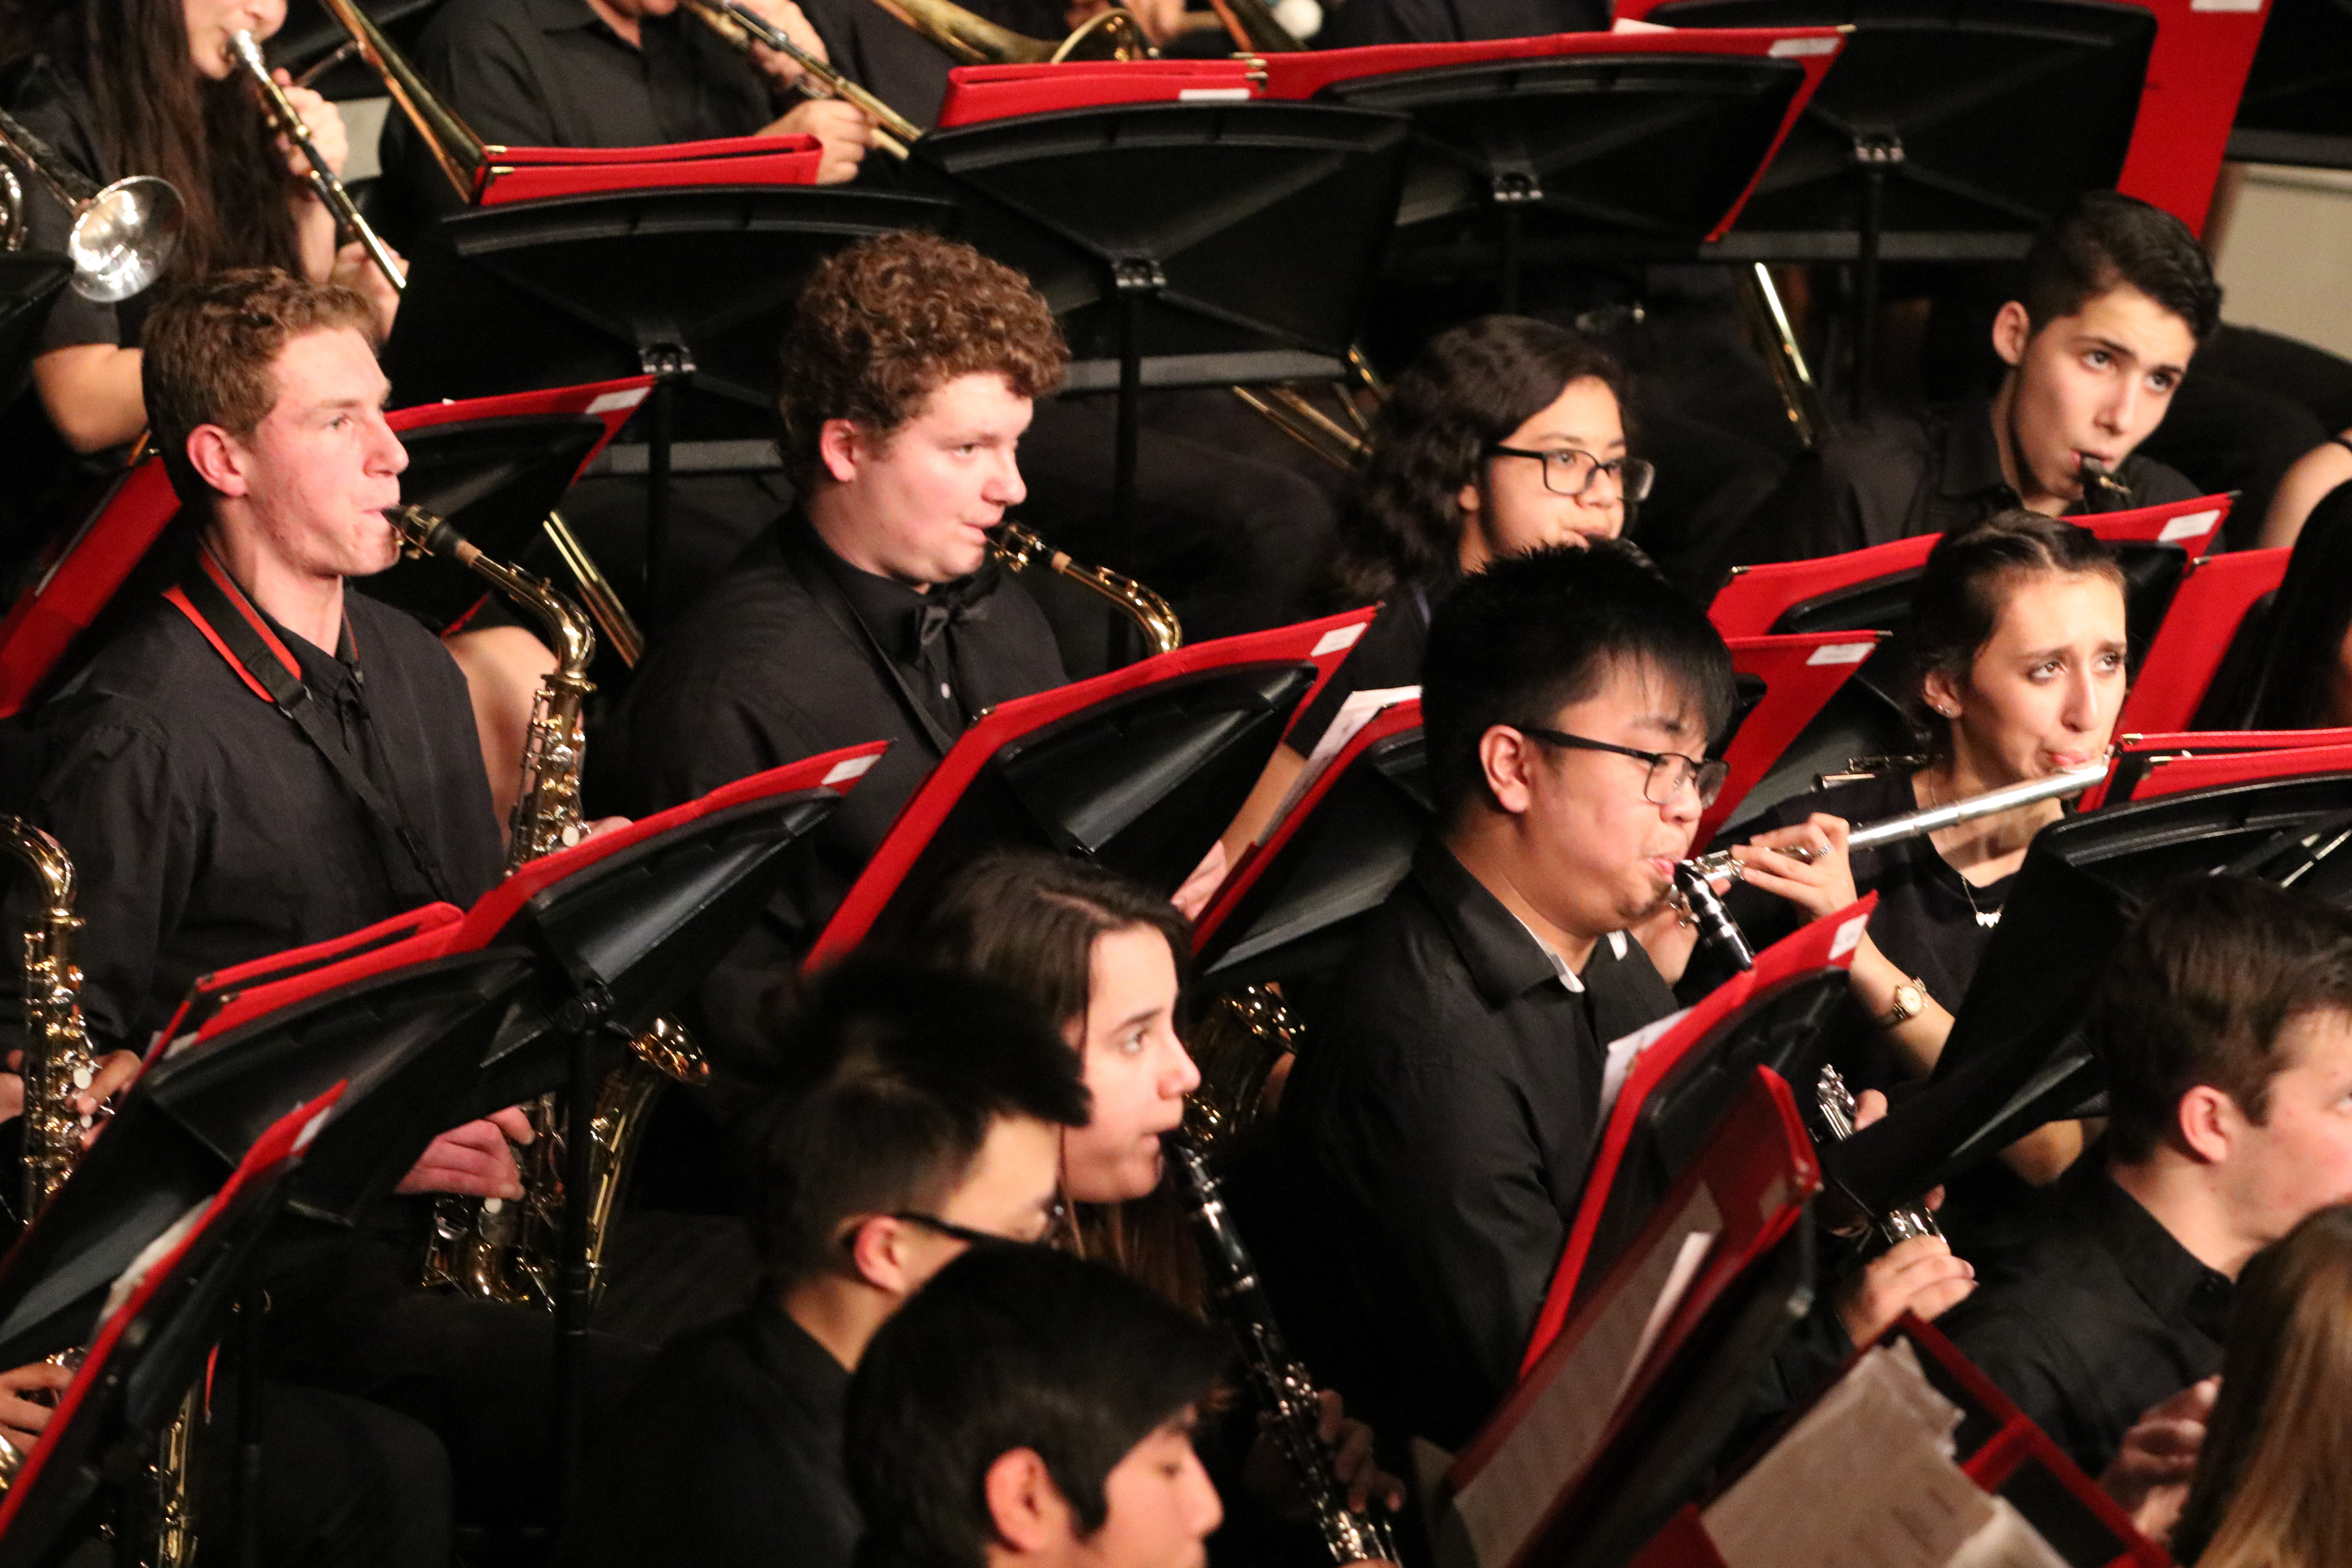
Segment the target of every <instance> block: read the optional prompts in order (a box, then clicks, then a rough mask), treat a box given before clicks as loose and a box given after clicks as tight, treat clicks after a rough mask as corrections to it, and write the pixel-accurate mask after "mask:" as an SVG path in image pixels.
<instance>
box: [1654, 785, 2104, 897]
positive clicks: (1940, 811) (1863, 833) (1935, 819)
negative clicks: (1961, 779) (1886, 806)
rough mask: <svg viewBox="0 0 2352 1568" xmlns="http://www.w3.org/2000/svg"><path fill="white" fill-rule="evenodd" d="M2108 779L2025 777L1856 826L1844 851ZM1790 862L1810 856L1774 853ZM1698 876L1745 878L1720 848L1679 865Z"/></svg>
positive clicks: (1798, 851) (1798, 850) (1799, 851)
mask: <svg viewBox="0 0 2352 1568" xmlns="http://www.w3.org/2000/svg"><path fill="white" fill-rule="evenodd" d="M2106 776H2107V760H2106V759H2105V757H2101V758H2100V759H2099V760H2098V761H2096V762H2091V763H2083V764H2082V765H2081V766H2080V767H2073V768H2065V769H2063V770H2061V771H2060V772H2058V773H2052V774H2050V775H2048V776H2047V777H2045V778H2038V779H2027V780H2026V781H2025V782H2024V783H2022V784H2002V785H2001V786H2000V788H1998V789H1989V790H1986V791H1984V792H1983V793H1982V794H1980V795H1963V796H1961V797H1960V798H1959V799H1958V800H1952V801H1946V802H1945V803H1944V804H1943V805H1931V806H1927V807H1925V808H1923V809H1921V810H1918V811H1906V812H1905V813H1904V814H1903V815H1902V816H1890V817H1888V818H1886V820H1885V821H1884V822H1874V823H1871V824H1869V825H1867V826H1863V827H1857V828H1855V829H1854V830H1853V832H1852V833H1849V834H1847V835H1846V840H1845V847H1846V848H1847V850H1848V851H1853V850H1855V849H1875V848H1877V847H1879V846H1880V845H1882V844H1893V843H1895V842H1897V841H1898V840H1900V839H1905V838H1916V837H1919V836H1920V835H1921V834H1923V833H1940V832H1942V831H1943V830H1944V829H1945V828H1947V827H1954V826H1958V825H1959V824H1961V823H1963V822H1974V821H1975V820H1977V818H1979V817H1981V816H2000V814H2001V813H2002V812H2004V811H2014V810H2016V809H2017V808H2018V807H2019V806H2021V805H2034V804H2036V803H2038V802H2041V801H2045V800H2063V799H2065V798H2066V797H2068V796H2069V795H2080V794H2082V793H2083V792H2084V790H2086V789H2089V788H2090V787H2091V786H2092V785H2093V784H2097V783H2098V782H2099V781H2100V780H2101V779H2103V778H2105V777H2106ZM1773 853H1775V854H1778V855H1786V856H1787V857H1789V858H1790V859H1791V860H1797V861H1802V862H1807V863H1810V862H1811V860H1812V858H1813V852H1812V851H1811V849H1808V848H1806V847H1804V846H1802V845H1798V846H1797V847H1794V848H1790V849H1779V850H1775V851H1773ZM1681 865H1683V866H1685V867H1688V868H1690V869H1691V870H1692V871H1693V872H1695V873H1696V874H1697V875H1698V876H1700V877H1729V878H1730V879H1732V880H1733V881H1735V882H1736V881H1738V879H1740V878H1742V877H1744V876H1746V875H1747V874H1748V873H1747V868H1746V867H1744V866H1742V865H1741V864H1740V863H1739V862H1738V860H1737V859H1735V858H1733V857H1732V853H1731V851H1730V850H1728V849H1718V850H1717V851H1716V852H1715V853H1714V854H1712V855H1700V856H1696V857H1694V858H1691V859H1688V860H1685V861H1682V862H1681Z"/></svg>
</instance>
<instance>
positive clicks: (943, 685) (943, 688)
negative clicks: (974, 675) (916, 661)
mask: <svg viewBox="0 0 2352 1568" xmlns="http://www.w3.org/2000/svg"><path fill="white" fill-rule="evenodd" d="M954 695H955V693H954V692H952V691H950V690H949V689H948V683H947V682H946V681H944V680H942V681H940V696H942V697H953V696H954Z"/></svg>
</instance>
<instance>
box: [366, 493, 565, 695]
mask: <svg viewBox="0 0 2352 1568" xmlns="http://www.w3.org/2000/svg"><path fill="white" fill-rule="evenodd" d="M384 516H385V518H386V520H388V521H390V522H391V524H392V526H393V530H394V532H396V533H398V534H399V535H400V542H401V548H402V549H403V550H404V552H406V553H407V554H409V555H410V556H412V557H422V556H426V555H434V556H438V557H440V558H441V559H443V560H445V561H454V562H456V563H457V564H458V565H460V566H463V567H465V568H466V569H467V571H469V572H471V573H473V574H474V575H476V576H478V577H480V578H482V579H484V580H485V581H487V582H488V583H489V584H492V585H493V586H495V587H496V588H497V589H498V590H499V592H500V593H502V594H504V595H506V596H507V597H508V598H509V600H511V601H513V602H514V603H515V604H516V605H519V606H520V607H521V608H522V609H523V610H525V611H526V612H528V613H529V614H530V616H531V618H532V619H534V620H536V621H538V622H539V624H540V625H541V626H542V627H543V628H545V630H546V632H547V635H548V638H549V640H550V641H551V642H552V643H553V644H554V645H555V658H556V675H557V679H560V680H561V681H562V682H563V683H565V684H567V685H569V686H571V687H572V688H573V689H582V690H584V689H585V686H586V682H587V679H588V667H589V666H590V665H592V664H593V663H595V662H596V623H595V622H594V621H593V620H591V619H590V618H589V616H588V612H587V611H585V610H583V609H582V608H581V607H580V606H579V605H575V604H573V603H572V600H571V599H570V598H568V597H566V596H565V595H562V594H561V593H558V592H557V591H556V590H555V588H554V586H553V585H552V584H550V583H549V582H548V581H547V580H546V579H545V578H543V577H539V576H535V575H533V574H530V573H529V572H525V571H523V570H522V569H520V567H516V566H509V565H508V564H507V563H505V562H503V561H493V560H491V559H490V558H489V557H488V555H485V554H483V553H482V552H481V550H480V548H479V547H478V546H477V545H476V544H475V543H474V542H473V541H472V540H470V539H467V537H466V536H465V535H464V534H462V533H460V532H458V531H457V530H456V529H455V528H452V527H451V526H450V525H449V524H448V523H447V522H446V521H443V520H442V519H440V518H437V517H436V516H434V515H433V514H432V513H431V512H429V511H426V510H425V509H424V508H423V507H415V506H404V507H402V508H400V509H399V510H396V511H389V512H386V513H385V514H384Z"/></svg>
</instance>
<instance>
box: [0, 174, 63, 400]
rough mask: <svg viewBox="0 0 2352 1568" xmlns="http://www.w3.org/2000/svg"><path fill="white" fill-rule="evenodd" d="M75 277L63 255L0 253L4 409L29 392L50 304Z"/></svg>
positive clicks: (1, 397) (0, 374)
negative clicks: (37, 343)
mask: <svg viewBox="0 0 2352 1568" xmlns="http://www.w3.org/2000/svg"><path fill="white" fill-rule="evenodd" d="M32 199H34V200H46V199H47V198H46V197H34V198H32ZM72 277H73V262H72V261H71V260H70V259H69V258H67V256H66V255H65V254H64V253H63V252H62V251H56V250H0V407H5V406H6V405H8V404H10V403H12V402H14V401H15V400H16V395H17V394H18V393H20V392H22V391H23V390H24V389H25V379H26V375H27V374H29V373H30V372H31V370H32V366H33V344H34V342H35V341H36V340H37V338H38V337H39V336H40V332H41V324H42V323H43V322H45V321H47V320H48V319H49V313H48V303H49V301H50V300H53V299H55V298H56V297H57V293H58V289H62V288H64V287H65V286H66V283H67V281H68V279H71V278H72Z"/></svg>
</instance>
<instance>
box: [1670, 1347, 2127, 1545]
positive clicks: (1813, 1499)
mask: <svg viewBox="0 0 2352 1568" xmlns="http://www.w3.org/2000/svg"><path fill="white" fill-rule="evenodd" d="M1878 1343H1879V1344H1881V1345H1893V1344H1896V1343H1908V1344H1909V1345H1910V1347H1911V1349H1912V1351H1913V1352H1915V1353H1916V1356H1917V1359H1918V1363H1919V1366H1920V1370H1921V1371H1922V1372H1923V1373H1925V1374H1926V1375H1927V1382H1928V1384H1930V1385H1931V1386H1932V1387H1933V1388H1934V1389H1935V1391H1936V1392H1937V1393H1938V1394H1942V1395H1943V1396H1944V1397H1945V1398H1946V1399H1948V1400H1949V1401H1951V1402H1952V1404H1954V1405H1958V1407H1959V1411H1960V1417H1961V1418H1960V1424H1959V1426H1958V1431H1957V1433H1956V1435H1955V1436H1956V1438H1957V1450H1958V1451H1957V1452H1956V1453H1955V1454H1954V1456H1953V1458H1954V1461H1955V1462H1956V1463H1957V1465H1958V1468H1959V1470H1960V1472H1961V1474H1963V1475H1964V1476H1966V1477H1967V1478H1968V1479H1969V1480H1970V1481H1973V1482H1974V1483H1976V1485H1977V1487H1978V1488H1979V1489H1981V1490H1983V1491H1985V1492H1987V1493H1990V1494H1991V1495H1992V1496H1994V1497H1998V1498H2000V1499H2002V1500H2006V1501H2007V1502H2008V1503H2009V1504H2010V1506H2011V1507H2012V1508H2014V1509H2015V1510H2017V1511H2018V1512H2019V1513H2020V1514H2021V1515H2022V1516H2023V1518H2024V1521H2025V1522H2026V1523H2027V1524H2028V1525H2030V1526H2032V1529H2033V1531H2035V1533H2036V1534H2038V1535H2039V1536H2040V1537H2041V1538H2042V1543H2043V1544H2044V1545H2045V1546H2047V1547H2050V1548H2052V1549H2053V1550H2054V1551H2055V1552H2057V1553H2058V1555H2059V1556H2060V1558H2061V1560H2063V1562H2065V1563H2070V1564H2074V1568H2168V1564H2169V1563H2171V1561H2172V1560H2171V1559H2170V1558H2169V1557H2168V1556H2166V1555H2165V1553H2164V1551H2163V1549H2162V1548H2160V1547H2158V1545H2157V1544H2156V1543H2155V1542H2151V1541H2149V1540H2148V1539H2147V1537H2145V1536H2143V1535H2142V1534H2140V1532H2139V1531H2138V1530H2137V1529H2136V1528H2135V1527H2134V1526H2133V1524H2132V1521H2131V1517H2130V1516H2129V1515H2128V1514H2126V1513H2125V1512H2124V1510H2123V1509H2122V1507H2121V1506H2120V1505H2118V1504H2117V1503H2116V1501H2115V1500H2114V1499H2112V1498H2110V1497H2108V1496H2107V1494H2106V1493H2105V1492H2104V1491H2102V1490H2100V1489H2099V1486H2098V1483H2097V1482H2095V1481H2094V1480H2093V1479H2091V1478H2090V1477H2088V1476H2086V1475H2084V1473H2083V1471H2082V1469H2081V1468H2080V1467H2078V1466H2077V1465H2076V1464H2075V1463H2074V1461H2073V1460H2071V1459H2069V1458H2066V1456H2065V1455H2064V1454H2063V1453H2061V1452H2060V1451H2059V1448H2058V1446H2057V1445H2056V1444H2054V1443H2053V1442H2052V1441H2051V1440H2050V1438H2049V1436H2047V1435H2046V1434H2044V1433H2043V1432H2042V1429H2041V1428H2040V1427H2038V1426H2034V1425H2033V1423H2032V1421H2031V1420H2029V1419H2028V1418H2027V1417H2026V1416H2025V1415H2024V1414H2023V1413H2022V1412H2021V1411H2020V1410H2019V1409H2018V1408H2017V1406H2016V1405H2014V1404H2013V1403H2011V1400H2010V1399H2009V1397H2008V1396H2007V1395H2005V1394H2002V1393H2001V1392H2000V1389H1999V1388H1997V1387H1995V1386H1994V1385H1993V1383H1992V1381H1991V1379H1990V1378H1988V1377H1986V1376H1985V1375H1984V1373H1981V1372H1979V1371H1978V1370H1977V1368H1976V1367H1975V1366H1974V1365H1973V1364H1971V1363H1969V1360H1968V1358H1967V1357H1965V1356H1963V1355H1961V1354H1960V1352H1958V1350H1957V1349H1956V1348H1954V1346H1953V1344H1952V1342H1950V1341H1949V1340H1948V1339H1946V1338H1945V1337H1944V1336H1943V1334H1942V1333H1940V1332H1939V1331H1937V1330H1936V1329H1935V1328H1933V1327H1931V1326H1930V1325H1928V1324H1927V1323H1924V1322H1922V1321H1919V1320H1918V1319H1917V1318H1916V1317H1914V1316H1912V1315H1911V1314H1909V1313H1907V1312H1906V1313H1905V1314H1904V1316H1903V1317H1902V1318H1901V1319H1900V1320H1899V1321H1897V1322H1896V1323H1895V1326H1894V1327H1893V1328H1891V1329H1889V1330H1888V1331H1886V1332H1885V1334H1884V1335H1882V1336H1881V1337H1880V1339H1879V1340H1878ZM1866 1353H1867V1352H1866V1351H1865V1352H1860V1353H1857V1355H1856V1356H1855V1358H1854V1359H1855V1362H1856V1363H1859V1362H1860V1361H1861V1359H1862V1356H1863V1354H1866ZM1851 1371H1852V1363H1850V1364H1849V1369H1848V1372H1849V1374H1850V1373H1851ZM1841 1381H1842V1380H1841ZM1832 1386H1835V1385H1834V1384H1832ZM1829 1392H1830V1391H1829V1390H1828V1389H1824V1390H1823V1391H1822V1394H1820V1395H1818V1396H1816V1397H1815V1398H1814V1399H1813V1400H1811V1401H1809V1402H1808V1406H1807V1407H1808V1408H1809V1409H1810V1408H1811V1406H1812V1405H1818V1404H1819V1403H1820V1402H1821V1400H1822V1398H1826V1397H1827V1396H1828V1394H1829ZM1853 1458H1854V1460H1855V1461H1856V1464H1855V1465H1854V1466H1853V1467H1849V1468H1840V1469H1839V1470H1837V1471H1836V1472H1835V1473H1834V1474H1833V1475H1832V1474H1831V1473H1826V1472H1825V1473H1822V1476H1821V1478H1820V1479H1821V1481H1822V1483H1823V1484H1822V1486H1821V1487H1820V1488H1819V1489H1816V1490H1814V1491H1811V1492H1802V1493H1799V1494H1797V1495H1788V1496H1785V1497H1783V1496H1782V1495H1781V1494H1779V1493H1777V1492H1776V1493H1775V1496H1774V1510H1775V1511H1776V1512H1785V1513H1787V1514H1790V1515H1795V1516H1808V1515H1811V1513H1812V1510H1822V1509H1829V1510H1841V1509H1843V1508H1847V1507H1851V1506H1852V1500H1853V1498H1854V1497H1855V1496H1856V1493H1857V1489H1859V1491H1860V1493H1861V1494H1862V1495H1864V1496H1865V1497H1869V1498H1871V1499H1873V1500H1877V1501H1881V1502H1884V1501H1885V1500H1886V1499H1885V1494H1883V1493H1878V1492H1875V1491H1874V1490H1873V1489H1871V1488H1870V1485H1869V1481H1868V1479H1867V1473H1866V1472H1867V1456H1865V1455H1859V1454H1857V1455H1855V1456H1853ZM1747 1468H1748V1467H1742V1473H1744V1472H1745V1470H1746V1469H1747ZM1857 1469H1862V1470H1863V1471H1864V1474H1859V1475H1858V1474H1856V1470H1857ZM1735 1479H1736V1478H1735ZM1728 1489H1729V1485H1728V1484H1727V1485H1725V1486H1724V1487H1722V1488H1720V1489H1719V1490H1728ZM1632 1568H1727V1563H1726V1562H1725V1559H1724V1556H1723V1553H1722V1552H1720V1551H1719V1550H1718V1549H1717V1546H1716V1543H1715V1541H1714V1538H1713V1537H1711V1536H1710V1535H1709V1534H1708V1533H1707V1530H1706V1522H1705V1519H1704V1517H1703V1515H1702V1512H1701V1510H1699V1509H1697V1508H1696V1507H1690V1506H1685V1508H1684V1509H1683V1510H1682V1511H1681V1512H1680V1513H1678V1514H1676V1515H1675V1518H1674V1519H1673V1520H1672V1521H1669V1522H1668V1523H1667V1525H1666V1527H1665V1528H1664V1530H1662V1531H1660V1532H1659V1533H1658V1534H1657V1535H1656V1536H1655V1537H1654V1538H1653V1539H1652V1541H1651V1542H1650V1543H1649V1545H1648V1546H1646V1547H1645V1548H1644V1549H1643V1551H1642V1552H1640V1553H1639V1554H1638V1555H1637V1556H1635V1557H1634V1558H1633V1560H1632Z"/></svg>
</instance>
